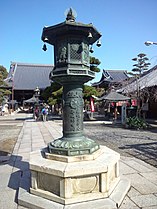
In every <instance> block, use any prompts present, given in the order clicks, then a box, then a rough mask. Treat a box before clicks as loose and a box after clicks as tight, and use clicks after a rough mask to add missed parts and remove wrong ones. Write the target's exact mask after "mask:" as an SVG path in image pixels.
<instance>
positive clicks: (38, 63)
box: [11, 62, 54, 67]
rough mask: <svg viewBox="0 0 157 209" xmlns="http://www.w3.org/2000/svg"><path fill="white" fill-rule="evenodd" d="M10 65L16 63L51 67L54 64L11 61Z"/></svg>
mask: <svg viewBox="0 0 157 209" xmlns="http://www.w3.org/2000/svg"><path fill="white" fill-rule="evenodd" d="M11 64H12V65H14V64H17V65H18V66H19V65H20V66H41V67H42V66H49V67H51V66H52V67H53V66H54V65H52V64H40V63H22V62H11Z"/></svg>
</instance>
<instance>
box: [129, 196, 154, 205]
mask: <svg viewBox="0 0 157 209" xmlns="http://www.w3.org/2000/svg"><path fill="white" fill-rule="evenodd" d="M131 200H133V201H134V202H135V203H136V205H138V206H139V207H141V208H143V207H150V206H151V207H152V206H156V208H157V197H156V196H155V195H153V194H148V195H141V196H137V197H131Z"/></svg>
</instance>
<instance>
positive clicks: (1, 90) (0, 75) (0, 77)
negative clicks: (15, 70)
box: [0, 66, 11, 104]
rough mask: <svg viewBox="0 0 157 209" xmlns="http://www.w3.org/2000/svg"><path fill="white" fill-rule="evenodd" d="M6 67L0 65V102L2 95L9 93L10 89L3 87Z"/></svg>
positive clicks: (6, 73)
mask: <svg viewBox="0 0 157 209" xmlns="http://www.w3.org/2000/svg"><path fill="white" fill-rule="evenodd" d="M7 75H8V72H7V69H6V68H5V67H3V66H0V104H1V103H2V102H3V100H4V97H5V96H8V95H10V94H11V91H9V90H7V89H5V86H7V85H6V83H5V82H4V79H5V78H6V77H7Z"/></svg>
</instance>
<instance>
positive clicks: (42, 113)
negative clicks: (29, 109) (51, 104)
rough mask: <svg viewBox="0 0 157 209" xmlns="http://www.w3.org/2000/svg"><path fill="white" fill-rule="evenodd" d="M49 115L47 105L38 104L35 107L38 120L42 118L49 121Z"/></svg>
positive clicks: (35, 115)
mask: <svg viewBox="0 0 157 209" xmlns="http://www.w3.org/2000/svg"><path fill="white" fill-rule="evenodd" d="M47 115H48V108H47V107H46V106H43V107H42V108H40V107H39V106H36V107H35V109H34V118H35V120H36V121H38V120H40V119H42V121H44V122H45V121H47Z"/></svg>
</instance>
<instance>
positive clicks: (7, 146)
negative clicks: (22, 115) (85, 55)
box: [0, 117, 23, 156]
mask: <svg viewBox="0 0 157 209" xmlns="http://www.w3.org/2000/svg"><path fill="white" fill-rule="evenodd" d="M22 125H23V122H22V121H15V120H6V118H5V117H4V119H3V118H2V117H1V118H0V156H6V155H8V154H11V153H12V151H13V148H14V145H15V143H16V140H17V138H18V135H19V133H20V130H21V128H22Z"/></svg>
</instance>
